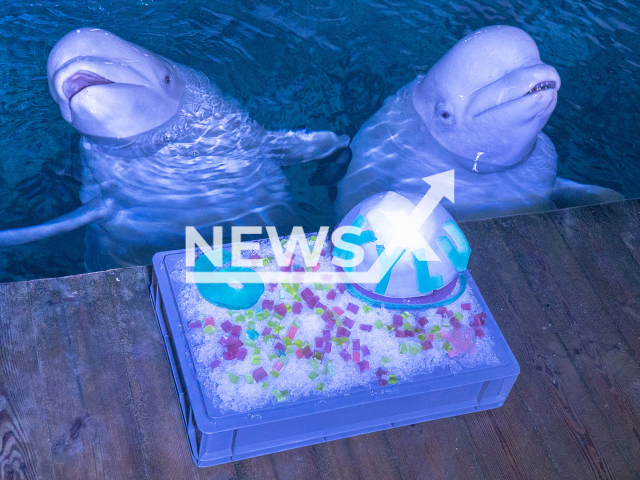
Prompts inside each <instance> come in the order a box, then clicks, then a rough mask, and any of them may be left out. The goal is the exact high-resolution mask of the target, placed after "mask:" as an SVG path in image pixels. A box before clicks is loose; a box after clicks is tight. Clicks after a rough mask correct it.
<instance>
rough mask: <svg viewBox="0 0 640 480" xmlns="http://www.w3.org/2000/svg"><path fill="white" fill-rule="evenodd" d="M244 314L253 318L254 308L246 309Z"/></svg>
mask: <svg viewBox="0 0 640 480" xmlns="http://www.w3.org/2000/svg"><path fill="white" fill-rule="evenodd" d="M244 316H245V317H247V318H253V310H245V311H244Z"/></svg>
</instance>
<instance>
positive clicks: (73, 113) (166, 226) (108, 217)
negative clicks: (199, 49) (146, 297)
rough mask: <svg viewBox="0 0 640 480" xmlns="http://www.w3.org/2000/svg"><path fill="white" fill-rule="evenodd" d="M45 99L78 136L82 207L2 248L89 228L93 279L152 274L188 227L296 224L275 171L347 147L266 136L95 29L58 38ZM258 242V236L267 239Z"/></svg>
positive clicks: (171, 68) (167, 65)
mask: <svg viewBox="0 0 640 480" xmlns="http://www.w3.org/2000/svg"><path fill="white" fill-rule="evenodd" d="M47 75H48V79H49V88H50V92H51V95H52V97H53V98H54V100H55V101H56V102H57V103H58V105H59V106H60V112H61V113H62V116H63V117H64V119H65V120H67V121H68V122H69V123H71V125H73V126H74V127H75V128H76V129H77V130H78V131H79V132H80V133H81V135H82V137H81V141H80V150H81V156H82V161H83V178H82V188H81V191H80V199H81V201H82V203H83V205H82V207H80V208H79V209H77V210H76V211H74V212H71V213H69V214H67V215H64V216H62V217H59V218H57V219H54V220H51V221H49V222H47V223H45V224H42V225H37V226H33V227H26V228H20V229H15V230H7V231H3V232H0V246H3V245H14V244H19V243H25V242H30V241H34V240H38V239H40V238H45V237H49V236H52V235H56V234H58V233H61V232H66V231H70V230H73V229H75V228H78V227H80V226H83V225H88V227H87V232H86V245H87V251H86V255H85V263H86V265H87V268H88V269H90V270H99V269H105V268H112V267H117V266H126V265H143V264H149V263H150V261H151V257H152V255H153V254H154V253H155V252H157V251H161V250H167V249H173V248H184V245H185V227H186V226H194V227H196V228H197V229H198V231H199V232H200V233H201V235H203V237H204V238H205V239H206V240H207V241H208V242H209V243H210V242H211V235H212V228H211V227H213V226H222V227H223V229H224V232H225V235H230V232H231V229H230V227H231V226H233V225H243V226H267V225H275V226H277V227H278V228H279V229H280V231H281V232H283V233H282V234H283V235H284V234H286V233H289V232H290V231H291V227H292V226H294V225H297V224H299V223H298V222H297V220H298V217H297V215H296V213H295V211H294V210H293V209H292V207H291V199H290V194H289V193H288V191H287V188H286V187H287V183H288V181H287V179H286V177H285V176H284V174H283V172H282V169H281V167H282V166H286V165H292V164H294V163H296V162H306V161H312V160H319V159H325V160H326V159H328V158H331V157H332V156H335V157H336V158H338V159H340V160H341V161H342V162H344V161H345V159H344V158H342V157H343V156H345V155H346V156H348V155H349V150H348V144H349V137H348V136H346V135H343V136H338V135H336V134H334V133H332V132H305V131H296V132H292V131H268V130H266V129H265V128H263V127H262V126H260V125H259V124H257V123H256V122H255V121H253V120H251V119H250V118H249V116H248V115H247V113H245V112H244V111H243V110H242V109H241V108H239V107H238V106H237V105H236V104H235V103H234V102H233V101H232V100H229V99H227V98H225V97H224V96H223V95H222V93H221V92H220V90H219V89H218V88H217V87H216V86H215V85H213V84H212V83H211V82H209V80H208V79H207V78H206V77H204V76H203V75H202V74H200V73H198V72H196V71H194V70H192V69H190V68H188V67H185V66H183V65H179V64H177V63H175V62H172V61H171V60H168V59H166V58H163V57H161V56H159V55H156V54H154V53H152V52H150V51H148V50H146V49H144V48H142V47H139V46H137V45H134V44H132V43H129V42H127V41H125V40H123V39H121V38H119V37H117V36H115V35H113V34H111V33H109V32H106V31H104V30H100V29H93V28H83V29H80V30H75V31H73V32H71V33H69V34H67V35H66V36H65V37H63V38H62V39H61V40H60V41H59V42H58V43H57V44H56V46H55V47H54V48H53V50H52V51H51V53H50V55H49V59H48V63H47ZM263 231H264V230H263Z"/></svg>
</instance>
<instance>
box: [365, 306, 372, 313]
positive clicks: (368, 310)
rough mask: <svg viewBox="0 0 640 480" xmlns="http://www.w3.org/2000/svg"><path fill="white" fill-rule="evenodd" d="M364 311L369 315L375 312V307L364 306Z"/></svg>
mask: <svg viewBox="0 0 640 480" xmlns="http://www.w3.org/2000/svg"><path fill="white" fill-rule="evenodd" d="M362 310H363V311H364V313H369V312H372V311H373V307H371V306H369V305H364V306H363V307H362Z"/></svg>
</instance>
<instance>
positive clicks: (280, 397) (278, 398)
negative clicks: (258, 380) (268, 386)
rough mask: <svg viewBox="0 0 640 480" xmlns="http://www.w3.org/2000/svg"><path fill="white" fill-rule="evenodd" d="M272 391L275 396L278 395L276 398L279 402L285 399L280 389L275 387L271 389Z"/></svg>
mask: <svg viewBox="0 0 640 480" xmlns="http://www.w3.org/2000/svg"><path fill="white" fill-rule="evenodd" d="M271 393H272V394H273V396H274V397H276V400H278V402H282V401H283V400H284V397H283V396H282V394H281V393H280V390H276V389H275V388H274V389H273V390H271Z"/></svg>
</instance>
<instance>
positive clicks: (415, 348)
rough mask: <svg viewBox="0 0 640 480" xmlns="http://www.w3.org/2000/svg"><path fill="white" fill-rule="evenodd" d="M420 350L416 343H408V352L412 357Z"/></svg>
mask: <svg viewBox="0 0 640 480" xmlns="http://www.w3.org/2000/svg"><path fill="white" fill-rule="evenodd" d="M420 350H421V348H420V347H418V346H417V345H410V346H409V353H410V354H411V355H413V356H414V357H415V356H416V355H417V354H418V352H419V351H420Z"/></svg>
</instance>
